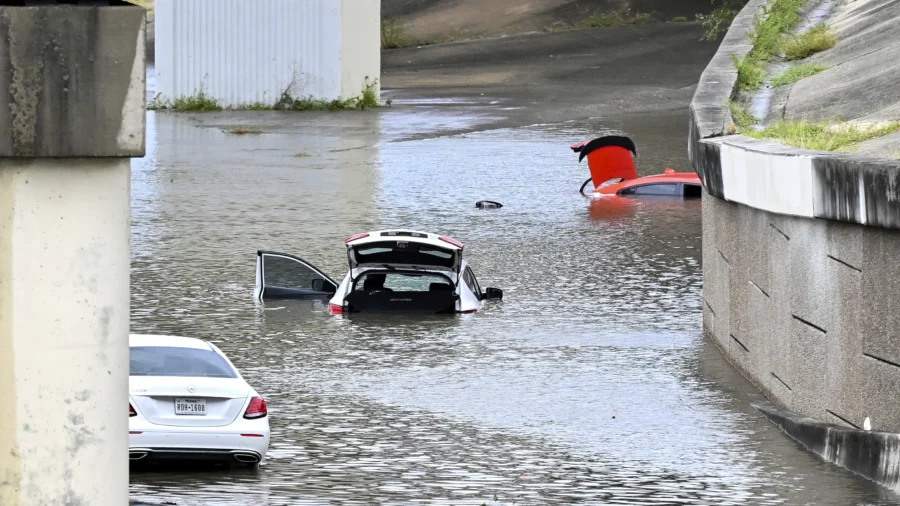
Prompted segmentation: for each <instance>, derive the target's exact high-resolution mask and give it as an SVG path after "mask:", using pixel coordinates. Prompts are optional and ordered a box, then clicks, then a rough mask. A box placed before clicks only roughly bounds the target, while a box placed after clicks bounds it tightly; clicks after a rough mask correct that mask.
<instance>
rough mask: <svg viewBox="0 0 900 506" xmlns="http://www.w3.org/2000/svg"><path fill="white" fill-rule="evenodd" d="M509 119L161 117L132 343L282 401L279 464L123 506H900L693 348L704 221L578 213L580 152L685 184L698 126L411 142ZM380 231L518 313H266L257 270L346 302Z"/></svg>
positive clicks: (606, 207)
mask: <svg viewBox="0 0 900 506" xmlns="http://www.w3.org/2000/svg"><path fill="white" fill-rule="evenodd" d="M509 106H510V105H509V104H505V103H502V101H501V102H500V103H497V104H490V99H489V98H486V99H485V100H484V105H483V106H478V107H476V106H473V105H471V104H449V105H448V104H438V103H432V104H429V103H417V104H404V103H403V102H402V101H400V102H398V103H395V107H393V108H391V109H386V110H383V111H367V112H351V113H323V114H318V113H309V114H302V115H292V114H286V115H285V114H279V113H219V114H203V115H174V114H164V113H149V114H148V125H147V127H148V140H147V142H148V144H147V156H146V157H145V158H144V159H141V160H135V161H134V162H133V170H132V197H133V203H132V206H133V211H132V212H133V227H132V231H133V232H132V234H133V236H132V255H133V269H132V331H133V332H142V333H173V334H182V335H189V336H195V337H200V338H203V339H208V340H211V341H214V342H215V343H216V344H218V346H220V347H221V348H222V349H223V351H225V353H226V354H228V355H229V357H230V358H231V359H232V360H233V361H234V362H235V364H236V365H237V367H238V368H239V369H240V370H241V371H242V373H243V374H244V376H245V377H246V378H247V380H248V381H249V382H250V383H251V384H252V385H253V386H254V387H255V388H256V389H257V390H259V391H260V392H261V393H262V395H263V396H264V397H265V398H266V401H267V402H268V405H269V413H270V423H271V427H272V446H271V448H270V451H269V454H268V456H267V461H266V463H265V464H264V465H263V466H262V467H261V468H260V470H259V471H257V472H248V471H232V472H226V473H221V472H215V473H213V472H183V471H179V472H173V471H168V472H152V473H147V472H142V473H137V472H134V473H132V475H131V497H132V500H133V501H136V502H140V503H146V504H163V503H167V504H172V503H174V504H178V505H195V504H196V505H200V504H202V505H220V504H221V505H232V504H233V505H239V504H240V505H244V504H261V505H282V504H360V505H362V504H457V505H464V504H473V505H474V504H483V503H489V504H490V503H492V501H497V503H502V504H512V503H515V504H518V505H530V504H657V505H659V504H754V505H756V504H833V505H869V504H873V505H874V504H894V503H897V502H898V497H897V496H896V495H894V494H892V493H890V492H888V491H887V490H886V489H884V488H881V487H878V486H876V485H874V484H872V483H870V482H868V481H866V480H863V479H861V478H857V477H855V476H854V475H852V474H850V473H848V472H845V471H843V470H841V469H838V468H836V467H834V466H831V465H829V464H825V463H823V462H822V461H820V460H819V459H818V458H817V457H815V456H813V455H811V454H809V453H806V452H805V451H803V450H802V449H801V448H800V447H799V446H798V445H796V444H795V443H794V442H793V441H792V440H790V439H788V438H787V437H786V436H784V435H783V434H782V433H780V432H779V431H778V430H777V429H776V428H775V427H774V426H772V425H771V424H769V423H768V422H767V421H765V419H763V418H762V417H761V416H760V415H759V414H758V413H756V412H755V411H754V410H753V409H752V408H751V407H750V406H749V401H750V400H751V399H757V398H759V397H758V394H756V391H755V390H754V389H753V388H752V387H751V386H750V385H749V384H747V383H746V382H745V381H744V380H743V379H742V378H741V377H740V376H739V375H738V374H737V373H736V372H734V371H733V370H732V369H731V368H730V367H729V366H728V365H727V364H726V363H725V362H724V360H723V359H722V358H721V356H720V355H719V354H718V352H717V351H716V350H715V349H714V347H712V345H710V344H709V343H707V342H705V341H704V340H703V339H702V336H701V333H700V328H701V308H700V292H701V288H702V276H701V265H700V259H701V251H700V248H701V240H700V237H701V233H700V201H699V200H693V201H690V200H689V201H681V200H668V199H664V200H644V201H625V202H619V203H615V204H609V203H601V202H595V203H591V202H590V201H588V200H586V199H585V198H584V197H582V196H581V195H579V194H578V193H577V189H578V187H579V186H580V185H581V183H582V182H583V181H584V179H585V178H587V168H586V166H585V165H584V164H578V163H577V155H575V154H573V153H572V152H571V151H570V150H569V149H568V145H569V144H571V143H573V142H577V141H580V140H584V139H586V138H590V137H593V136H597V135H598V134H602V133H604V129H606V128H616V129H623V130H624V131H625V132H626V133H627V134H629V135H631V136H632V137H633V138H634V139H635V141H636V142H637V145H638V152H639V153H640V154H641V156H640V158H639V166H640V172H641V174H642V175H644V174H647V173H651V172H658V171H660V170H662V168H664V167H666V166H670V167H673V168H675V169H678V170H687V169H688V162H687V159H686V157H685V154H684V152H685V150H684V144H685V139H686V133H685V132H686V120H685V118H686V115H685V112H684V111H678V112H675V113H670V114H657V115H654V116H652V117H651V116H640V115H638V116H633V117H632V118H631V119H630V120H628V121H624V120H621V119H620V120H614V119H611V120H606V123H603V122H600V121H595V122H591V121H579V122H573V123H563V124H555V125H537V126H529V127H521V128H509V129H498V130H490V131H484V132H476V133H470V134H465V135H454V136H444V137H441V136H438V137H435V138H427V139H421V140H405V141H404V140H403V139H407V138H410V137H411V136H413V135H420V134H421V133H422V132H423V131H429V132H432V134H433V135H438V134H439V133H440V132H441V131H444V130H446V131H453V130H457V129H459V128H460V125H466V124H471V123H474V122H478V121H484V120H485V117H488V116H491V115H493V114H497V115H502V114H503V108H504V107H509ZM234 125H255V126H259V127H260V128H261V130H262V133H261V134H259V135H242V136H238V135H233V134H228V133H226V132H224V131H223V130H226V129H228V128H230V127H232V126H234ZM482 199H490V200H497V201H499V202H502V203H503V204H504V207H503V208H502V209H499V210H489V211H487V210H485V211H482V210H478V209H476V208H475V202H476V201H478V200H482ZM389 227H406V228H413V229H420V230H426V231H433V232H438V233H442V234H447V235H450V236H452V237H455V238H457V239H459V240H461V241H462V242H464V243H465V244H466V255H467V257H468V259H469V261H470V262H471V263H472V266H473V269H474V271H475V273H476V275H478V278H479V282H480V284H481V285H482V286H495V287H499V288H502V289H503V290H504V292H505V293H504V300H503V301H500V302H495V301H489V303H488V304H487V307H486V309H485V310H484V311H482V312H479V313H477V314H474V315H462V316H451V317H416V318H397V317H392V318H383V317H377V316H371V315H370V316H357V315H353V316H344V317H342V316H335V317H333V316H329V315H328V314H327V312H326V309H325V305H324V304H323V303H322V302H320V301H276V302H267V303H265V304H263V303H259V302H257V301H255V300H254V299H253V296H252V291H253V284H254V262H255V255H256V250H257V249H269V250H276V251H284V252H289V253H294V254H297V255H299V256H302V257H303V258H305V259H307V260H309V261H311V262H312V263H314V264H316V265H317V266H319V267H320V268H322V269H323V270H325V271H326V272H328V273H329V274H331V276H332V277H334V278H339V277H341V276H343V275H344V274H345V272H346V269H347V265H346V256H345V252H344V244H343V239H344V238H345V237H347V236H349V235H352V234H354V233H357V232H361V231H366V230H371V229H379V228H389Z"/></svg>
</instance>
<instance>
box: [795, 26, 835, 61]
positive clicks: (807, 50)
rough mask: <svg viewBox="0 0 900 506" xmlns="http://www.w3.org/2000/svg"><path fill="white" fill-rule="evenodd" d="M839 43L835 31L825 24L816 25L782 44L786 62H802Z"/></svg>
mask: <svg viewBox="0 0 900 506" xmlns="http://www.w3.org/2000/svg"><path fill="white" fill-rule="evenodd" d="M836 43H837V35H836V34H835V33H834V30H833V29H832V28H831V27H829V26H827V25H824V24H819V25H816V26H814V27H812V28H810V29H809V30H807V31H805V32H803V33H801V34H800V35H797V36H791V37H785V38H784V40H782V42H781V49H782V51H784V59H786V60H802V59H803V58H807V57H809V56H812V55H814V54H816V53H820V52H822V51H825V50H826V49H831V48H833V47H834V45H835V44H836Z"/></svg>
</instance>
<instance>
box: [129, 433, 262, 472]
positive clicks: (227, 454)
mask: <svg viewBox="0 0 900 506" xmlns="http://www.w3.org/2000/svg"><path fill="white" fill-rule="evenodd" d="M254 425H257V426H256V427H241V428H238V429H231V428H229V427H196V428H194V427H160V426H155V427H152V428H150V427H129V435H128V456H129V459H130V460H131V461H132V462H138V461H143V462H150V461H173V460H206V461H229V462H240V463H246V464H253V463H256V462H262V461H263V460H264V459H265V456H266V452H267V451H268V448H269V428H268V424H267V423H266V424H265V425H263V424H254Z"/></svg>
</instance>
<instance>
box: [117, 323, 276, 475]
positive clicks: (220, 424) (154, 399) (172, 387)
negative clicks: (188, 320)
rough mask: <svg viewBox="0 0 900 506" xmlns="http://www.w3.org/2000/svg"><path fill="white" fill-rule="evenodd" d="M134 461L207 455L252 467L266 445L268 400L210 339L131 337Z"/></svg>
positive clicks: (130, 428)
mask: <svg viewBox="0 0 900 506" xmlns="http://www.w3.org/2000/svg"><path fill="white" fill-rule="evenodd" d="M129 346H130V347H131V372H130V376H129V378H128V390H129V392H128V394H129V395H128V413H129V423H128V434H129V435H128V455H129V458H130V460H131V462H132V463H135V464H137V463H138V462H137V461H141V462H140V463H150V462H159V461H170V462H172V461H175V462H178V461H187V460H206V461H213V462H216V461H218V462H226V463H229V464H237V465H244V466H248V467H251V468H256V467H257V466H258V465H259V464H260V463H261V462H262V461H263V460H264V459H265V457H266V452H267V451H268V448H269V418H268V411H267V409H266V401H265V400H263V398H262V396H260V395H259V393H257V392H256V390H254V389H253V388H252V387H251V386H250V385H249V384H247V382H246V381H244V378H242V377H241V375H240V373H239V372H238V371H237V369H236V368H235V367H234V365H233V364H232V363H231V361H230V360H228V357H226V356H225V354H224V353H222V351H221V350H219V348H218V347H217V346H216V345H214V344H212V343H209V342H206V341H202V340H200V339H194V338H190V337H177V336H161V335H137V334H132V335H131V336H130V338H129Z"/></svg>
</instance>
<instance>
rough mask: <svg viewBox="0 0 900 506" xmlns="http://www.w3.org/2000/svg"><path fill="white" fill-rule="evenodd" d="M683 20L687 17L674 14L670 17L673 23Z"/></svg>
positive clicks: (682, 21)
mask: <svg viewBox="0 0 900 506" xmlns="http://www.w3.org/2000/svg"><path fill="white" fill-rule="evenodd" d="M685 21H687V18H686V17H684V16H675V17H674V18H672V22H673V23H684V22H685Z"/></svg>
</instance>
